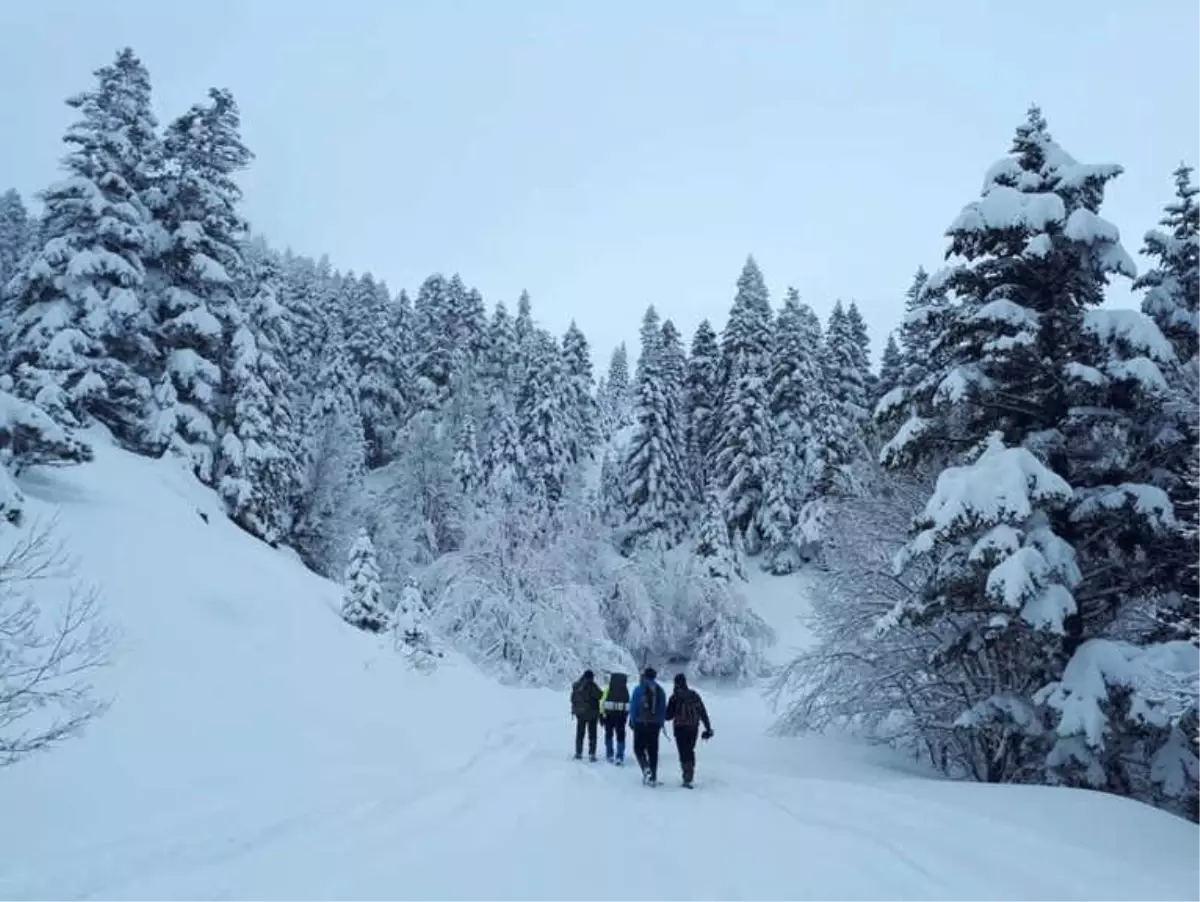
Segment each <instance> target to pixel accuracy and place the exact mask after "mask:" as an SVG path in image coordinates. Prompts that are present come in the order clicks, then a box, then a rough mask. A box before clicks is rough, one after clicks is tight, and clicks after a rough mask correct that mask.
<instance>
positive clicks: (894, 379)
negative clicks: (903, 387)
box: [875, 332, 904, 402]
mask: <svg viewBox="0 0 1200 902" xmlns="http://www.w3.org/2000/svg"><path fill="white" fill-rule="evenodd" d="M903 378H904V358H903V357H902V356H901V354H900V345H898V344H897V343H896V336H895V334H894V333H891V332H889V333H888V337H887V344H885V345H884V346H883V359H882V361H880V365H879V384H878V386H877V387H876V390H875V394H876V398H875V400H876V402H878V401H879V400H881V399H883V398H884V397H885V396H886V395H887V394H888V393H889V392H891V391H892V390H893V389H895V388H896V387H897V386H899V385H900V382H901V380H902V379H903Z"/></svg>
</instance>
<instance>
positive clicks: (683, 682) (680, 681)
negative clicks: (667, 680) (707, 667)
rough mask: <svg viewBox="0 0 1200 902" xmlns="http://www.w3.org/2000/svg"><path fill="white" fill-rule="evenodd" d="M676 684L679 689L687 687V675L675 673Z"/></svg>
mask: <svg viewBox="0 0 1200 902" xmlns="http://www.w3.org/2000/svg"><path fill="white" fill-rule="evenodd" d="M675 686H676V688H679V689H686V688H687V677H685V676H684V675H683V674H682V673H677V674H675Z"/></svg>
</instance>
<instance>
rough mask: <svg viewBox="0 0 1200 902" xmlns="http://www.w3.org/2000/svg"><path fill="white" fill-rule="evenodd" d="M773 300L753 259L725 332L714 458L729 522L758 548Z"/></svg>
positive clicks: (767, 436)
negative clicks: (771, 302) (719, 411)
mask: <svg viewBox="0 0 1200 902" xmlns="http://www.w3.org/2000/svg"><path fill="white" fill-rule="evenodd" d="M770 339H771V304H770V299H769V296H768V294H767V286H766V284H765V282H764V281H763V277H762V272H761V271H760V270H759V268H758V264H757V263H755V262H754V258H753V257H749V258H747V260H746V265H745V266H744V267H743V269H742V273H741V275H740V276H739V277H738V282H737V294H736V295H735V297H734V301H733V308H732V309H731V310H730V313H729V322H728V323H726V325H725V331H724V333H723V335H722V339H721V342H722V347H721V353H722V367H721V368H722V385H721V417H720V426H719V431H718V433H717V437H716V444H715V446H714V456H713V470H712V482H711V486H712V487H713V488H715V489H717V490H718V491H719V492H720V493H721V494H720V497H722V498H723V499H724V500H725V503H726V504H727V505H728V507H727V509H726V512H725V513H726V523H727V525H728V526H729V529H730V531H731V533H734V534H737V535H738V536H739V537H740V538H741V539H742V540H744V541H745V547H746V549H747V551H749V552H750V553H752V554H754V553H757V551H758V550H759V539H758V527H757V519H758V510H759V507H760V505H761V504H762V498H763V488H764V479H765V472H766V466H767V456H768V454H769V452H770V444H771V443H770V422H769V416H768V411H767V404H768V397H767V376H768V371H769V367H770Z"/></svg>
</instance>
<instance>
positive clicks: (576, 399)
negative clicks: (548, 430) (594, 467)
mask: <svg viewBox="0 0 1200 902" xmlns="http://www.w3.org/2000/svg"><path fill="white" fill-rule="evenodd" d="M562 358H563V368H564V374H565V378H566V382H565V383H564V386H563V388H564V391H565V393H566V398H565V404H566V408H567V413H568V416H569V417H570V418H571V424H572V425H571V437H570V454H569V457H570V459H571V460H572V462H579V461H582V460H584V459H585V458H587V459H590V458H591V456H592V454H593V452H594V449H595V447H596V445H597V443H598V442H599V441H600V425H599V422H598V420H599V414H598V412H597V409H596V399H595V397H594V396H593V395H592V353H591V349H590V348H589V347H588V342H587V338H586V337H585V336H584V334H583V333H582V332H581V331H580V330H579V327H578V326H576V325H575V322H574V321H573V320H572V322H571V325H570V327H568V329H567V332H566V335H564V336H563V343H562Z"/></svg>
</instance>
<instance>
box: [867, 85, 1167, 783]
mask: <svg viewBox="0 0 1200 902" xmlns="http://www.w3.org/2000/svg"><path fill="white" fill-rule="evenodd" d="M1120 171H1121V170H1120V167H1119V166H1115V165H1084V164H1079V163H1077V162H1076V161H1075V160H1073V159H1072V158H1071V157H1070V156H1069V155H1067V154H1066V153H1065V152H1064V151H1063V150H1062V149H1061V148H1060V147H1059V146H1058V145H1057V144H1056V143H1055V142H1054V141H1053V140H1052V139H1051V137H1050V135H1049V133H1048V132H1047V129H1046V123H1045V120H1044V119H1043V118H1042V116H1041V113H1040V111H1039V110H1037V109H1036V108H1034V109H1032V110H1031V111H1030V113H1029V117H1028V120H1027V122H1026V123H1025V124H1023V125H1022V126H1021V127H1020V128H1018V129H1017V135H1016V139H1015V141H1014V144H1013V148H1012V152H1011V155H1010V156H1009V157H1007V158H1005V159H1004V160H1002V161H1000V162H999V163H997V164H996V165H994V166H993V167H991V169H990V170H989V172H988V176H987V180H986V183H985V187H984V191H983V196H982V197H981V198H980V199H979V200H977V201H975V202H973V203H971V204H969V205H968V206H967V207H966V208H965V209H964V210H963V212H962V213H961V214H960V215H959V217H958V218H957V219H956V220H955V221H954V223H953V224H952V225H951V227H950V229H949V232H948V234H949V237H950V239H951V242H950V249H949V252H948V256H950V257H952V258H955V260H954V262H953V264H952V265H951V266H950V267H948V268H947V269H946V270H944V271H943V272H942V273H939V274H938V275H937V276H935V277H934V278H933V279H931V280H930V283H929V284H927V285H926V286H925V288H924V290H923V292H922V295H923V296H924V295H929V294H930V293H931V292H932V293H935V294H936V293H939V292H947V293H949V294H951V295H952V296H953V303H952V304H951V305H950V306H949V307H947V308H946V309H944V310H943V311H942V313H943V315H942V317H941V323H942V331H941V334H938V335H935V336H934V337H933V338H932V343H931V345H932V347H933V348H934V349H935V354H934V355H933V358H932V359H933V360H934V362H935V364H936V366H937V369H936V370H932V371H931V372H930V373H929V374H928V375H927V376H926V377H925V378H924V379H922V381H921V382H920V383H919V384H918V386H917V387H916V389H915V390H914V401H915V402H916V403H915V405H914V412H913V413H912V414H911V415H910V418H909V420H908V421H907V422H906V423H905V424H904V425H902V426H901V427H900V429H899V430H898V432H897V435H896V436H895V437H894V438H893V439H892V441H891V443H889V447H887V448H885V455H884V456H885V459H887V460H891V461H892V462H897V461H902V460H905V459H912V458H916V459H925V460H931V459H932V460H936V459H937V458H938V456H939V455H950V456H952V457H953V456H957V457H959V459H962V458H961V453H960V452H959V450H958V449H961V448H964V447H972V446H974V447H976V448H979V447H982V449H983V451H982V454H981V455H980V456H979V457H978V458H977V459H974V460H970V459H969V458H968V459H967V460H968V462H966V463H964V465H963V466H959V467H953V468H951V469H949V470H947V471H946V472H945V473H943V475H942V477H941V478H940V479H939V481H938V489H937V491H936V492H935V494H934V497H933V498H932V499H931V501H930V503H929V504H928V505H927V507H926V515H925V518H924V522H923V523H922V524H921V525H920V527H919V528H920V532H918V534H917V535H916V536H915V537H914V539H913V540H912V542H911V543H910V545H909V547H908V550H907V551H906V553H905V554H904V555H903V556H902V560H901V563H902V564H904V563H906V562H911V561H918V560H922V559H924V560H926V561H927V563H928V564H929V566H928V567H927V572H928V574H929V576H928V580H927V583H926V585H925V588H924V590H923V592H922V593H921V594H920V595H919V596H918V597H916V598H915V599H911V600H910V601H909V602H906V603H905V604H902V605H901V606H899V607H898V608H897V611H896V612H895V616H894V617H893V618H891V623H892V625H893V628H897V627H898V628H903V627H904V626H905V625H906V624H908V625H909V626H912V627H918V628H919V629H920V630H921V631H922V632H923V633H924V634H925V635H938V636H940V637H941V640H940V648H939V649H938V650H937V651H935V652H934V653H933V656H932V658H931V660H932V661H933V662H934V664H935V671H934V679H935V680H936V681H937V682H942V681H947V680H948V681H950V682H951V683H952V684H953V685H954V686H955V690H954V691H955V692H956V693H957V694H958V696H959V697H960V698H961V699H962V700H963V701H962V703H961V705H960V710H959V711H958V712H957V713H956V714H955V713H953V712H943V713H941V714H939V716H938V718H937V719H938V720H939V721H940V722H942V723H948V722H951V721H954V722H956V723H957V725H958V726H957V729H956V731H955V733H954V734H953V735H951V736H949V737H942V738H941V739H939V740H938V742H939V743H940V745H941V747H942V748H944V749H951V748H952V749H953V750H952V751H949V752H948V754H950V755H951V756H952V757H955V758H957V759H958V761H959V762H960V763H961V765H962V766H963V767H964V768H966V770H967V771H968V772H969V773H972V774H973V775H975V776H976V777H978V778H980V779H988V780H1011V779H1030V778H1031V777H1036V776H1039V775H1040V776H1046V775H1049V774H1054V775H1056V776H1057V778H1059V779H1063V780H1066V781H1068V782H1086V783H1088V784H1089V785H1092V786H1096V787H1100V788H1107V789H1110V790H1115V791H1122V790H1123V788H1125V789H1127V788H1128V787H1129V786H1131V785H1133V783H1134V782H1135V780H1134V777H1133V776H1132V775H1131V769H1136V768H1137V767H1138V766H1142V767H1145V766H1148V762H1147V761H1146V760H1145V758H1144V757H1143V758H1142V760H1141V762H1140V765H1139V764H1137V763H1136V759H1135V758H1131V757H1130V756H1127V755H1125V754H1123V752H1124V751H1125V750H1127V749H1128V748H1129V747H1130V745H1132V744H1136V743H1138V742H1147V741H1148V740H1147V738H1146V736H1145V735H1144V734H1141V735H1137V734H1138V731H1139V729H1140V728H1139V727H1137V726H1136V724H1135V723H1134V720H1133V719H1131V718H1127V717H1125V716H1123V715H1122V714H1121V711H1122V693H1123V692H1124V689H1125V688H1127V687H1126V686H1125V685H1124V684H1123V683H1122V682H1121V680H1120V679H1116V678H1114V679H1108V678H1103V679H1102V678H1098V675H1097V674H1096V673H1095V671H1094V669H1089V667H1090V665H1088V664H1086V663H1085V659H1088V660H1094V659H1095V658H1096V655H1097V648H1098V647H1100V648H1103V647H1108V646H1105V645H1104V643H1110V642H1111V641H1113V639H1112V637H1113V636H1114V635H1115V634H1117V633H1119V632H1121V631H1122V630H1123V629H1124V627H1123V626H1121V625H1120V620H1121V618H1122V617H1123V615H1127V614H1129V613H1132V611H1131V610H1130V606H1131V605H1132V606H1134V607H1137V606H1139V605H1141V604H1142V601H1141V599H1142V598H1144V597H1145V595H1146V593H1148V592H1153V591H1155V590H1156V588H1157V587H1156V586H1155V580H1156V579H1157V578H1158V576H1159V574H1161V572H1162V568H1161V567H1160V566H1158V564H1157V561H1158V560H1159V557H1158V555H1159V552H1158V551H1156V549H1155V546H1156V545H1159V544H1163V543H1167V542H1169V541H1170V540H1171V538H1172V535H1173V528H1172V527H1173V522H1174V517H1173V514H1172V512H1171V509H1170V502H1169V500H1167V498H1166V496H1165V494H1164V493H1163V492H1162V491H1161V490H1159V489H1156V488H1155V487H1154V486H1152V485H1150V484H1147V482H1146V475H1147V470H1146V467H1145V460H1146V457H1147V456H1146V454H1145V453H1144V444H1143V440H1142V432H1143V430H1142V428H1141V425H1140V424H1141V423H1142V422H1144V419H1145V415H1146V414H1148V413H1149V414H1151V415H1152V414H1153V410H1154V407H1155V406H1156V404H1157V403H1159V402H1156V401H1155V396H1156V394H1157V392H1158V391H1159V389H1160V387H1165V384H1166V383H1165V380H1164V379H1163V377H1162V375H1161V373H1160V372H1159V371H1158V368H1157V365H1156V363H1155V360H1154V358H1155V357H1157V358H1158V359H1160V360H1161V359H1163V357H1164V354H1165V355H1166V356H1168V357H1169V356H1170V351H1169V349H1167V348H1165V342H1163V339H1162V337H1161V335H1160V334H1159V333H1158V331H1157V330H1156V329H1155V328H1154V327H1153V325H1152V324H1151V323H1150V322H1149V320H1147V319H1146V318H1145V317H1142V316H1141V315H1139V314H1137V313H1136V312H1134V311H1107V310H1099V309H1096V308H1097V307H1098V305H1099V304H1100V303H1101V302H1102V300H1103V297H1104V288H1105V285H1106V283H1107V281H1108V279H1109V278H1110V276H1111V275H1113V274H1121V275H1126V276H1132V275H1133V265H1132V261H1131V259H1130V258H1129V256H1128V254H1126V253H1125V251H1124V250H1123V249H1122V247H1121V245H1120V240H1119V235H1118V233H1117V230H1116V228H1114V227H1113V226H1112V225H1111V224H1109V223H1108V222H1106V221H1105V220H1103V219H1101V218H1100V216H1099V215H1098V213H1099V207H1100V204H1101V202H1102V200H1103V195H1104V187H1105V185H1106V184H1107V182H1108V181H1110V180H1111V179H1113V178H1114V177H1116V176H1117V175H1118V174H1119V173H1120ZM1156 348H1157V349H1156ZM1139 411H1140V412H1139ZM931 631H932V632H931ZM1097 642H1098V643H1101V645H1100V646H1097V645H1096V644H1095V643H1097ZM1081 655H1082V656H1083V657H1082V658H1081V657H1080V656H1081ZM1064 662H1066V667H1065V668H1064ZM1076 662H1078V666H1076ZM981 665H986V666H985V667H983V669H981ZM1081 667H1082V668H1083V669H1084V671H1085V672H1088V673H1090V674H1092V677H1096V678H1089V679H1088V681H1087V682H1086V684H1083V683H1078V682H1076V680H1075V679H1074V678H1072V679H1071V680H1067V681H1066V682H1063V680H1065V679H1066V677H1065V676H1064V675H1065V674H1070V673H1071V672H1072V671H1073V670H1078V669H1079V668H1081ZM981 673H986V674H987V678H986V680H981V679H980V676H979V675H980V674H981ZM1068 684H1069V685H1068ZM1080 693H1082V696H1081V695H1080ZM1072 697H1074V698H1075V701H1073V702H1072V701H1071V700H1070V699H1071V698H1072ZM1043 704H1049V706H1050V709H1051V711H1056V712H1057V713H1058V714H1059V717H1058V721H1057V725H1056V727H1055V729H1056V731H1057V734H1058V735H1057V740H1056V741H1055V740H1054V738H1053V737H1052V736H1051V735H1048V733H1047V732H1046V718H1045V714H1046V712H1045V710H1044V709H1043V708H1042V707H1041V706H1042V705H1043ZM1086 705H1096V706H1099V707H1101V708H1105V709H1106V710H1108V711H1110V712H1113V716H1112V717H1111V718H1110V720H1109V723H1108V729H1107V732H1105V733H1104V734H1103V735H1100V736H1097V735H1096V734H1095V732H1093V731H1088V732H1087V733H1086V735H1083V733H1082V726H1081V724H1080V722H1079V720H1078V719H1077V718H1075V717H1073V716H1071V713H1070V712H1071V710H1072V706H1074V710H1079V709H1080V707H1081V706H1086ZM1052 741H1054V746H1053V749H1052V750H1051V751H1050V755H1049V757H1046V752H1047V750H1048V749H1050V744H1051V742H1052ZM1118 750H1119V752H1121V753H1118V754H1114V751H1118Z"/></svg>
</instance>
